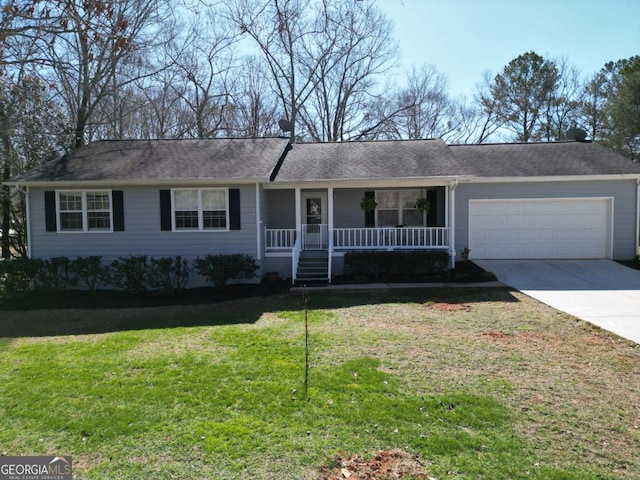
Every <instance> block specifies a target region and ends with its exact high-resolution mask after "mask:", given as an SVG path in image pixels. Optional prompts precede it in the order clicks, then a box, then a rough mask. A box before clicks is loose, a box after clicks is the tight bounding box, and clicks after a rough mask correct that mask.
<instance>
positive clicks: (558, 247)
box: [469, 198, 611, 259]
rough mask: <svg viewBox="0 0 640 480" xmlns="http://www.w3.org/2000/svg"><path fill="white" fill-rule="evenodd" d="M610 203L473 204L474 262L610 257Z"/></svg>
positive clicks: (471, 245) (471, 242)
mask: <svg viewBox="0 0 640 480" xmlns="http://www.w3.org/2000/svg"><path fill="white" fill-rule="evenodd" d="M610 205H611V204H610V200H609V199H602V198H598V199H526V200H471V201H470V202H469V249H470V250H471V254H470V256H471V258H477V259H481V258H486V259H493V258H495V259H499V258H505V259H513V258H516V259H517V258H606V257H607V256H608V255H607V252H608V244H609V241H610V240H609V239H610V229H611V221H610V219H609V215H610V210H611V207H610Z"/></svg>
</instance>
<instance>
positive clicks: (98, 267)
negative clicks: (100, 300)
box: [69, 256, 111, 293]
mask: <svg viewBox="0 0 640 480" xmlns="http://www.w3.org/2000/svg"><path fill="white" fill-rule="evenodd" d="M69 270H70V271H71V273H73V274H74V275H75V276H76V277H77V278H78V279H79V280H80V281H82V283H83V284H84V286H85V288H86V289H87V290H89V291H90V292H91V293H94V292H95V291H96V290H97V289H99V288H100V287H101V286H102V285H104V284H106V283H109V282H110V281H111V268H110V267H109V265H103V263H102V257H101V256H92V257H78V258H75V259H74V260H72V261H71V265H69Z"/></svg>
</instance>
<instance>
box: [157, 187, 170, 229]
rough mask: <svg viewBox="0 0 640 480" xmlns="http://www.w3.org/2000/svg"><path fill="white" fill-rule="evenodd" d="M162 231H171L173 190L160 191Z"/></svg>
mask: <svg viewBox="0 0 640 480" xmlns="http://www.w3.org/2000/svg"><path fill="white" fill-rule="evenodd" d="M160 230H169V231H171V190H160Z"/></svg>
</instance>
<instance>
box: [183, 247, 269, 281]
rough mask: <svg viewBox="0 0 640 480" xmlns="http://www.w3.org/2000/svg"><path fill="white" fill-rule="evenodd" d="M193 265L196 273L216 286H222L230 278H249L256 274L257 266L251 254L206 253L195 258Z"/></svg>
mask: <svg viewBox="0 0 640 480" xmlns="http://www.w3.org/2000/svg"><path fill="white" fill-rule="evenodd" d="M193 265H194V267H195V269H196V272H198V274H200V275H202V276H203V277H205V278H206V279H207V281H208V282H209V283H211V284H213V286H214V287H216V288H219V289H221V288H223V287H224V286H225V285H226V284H227V282H228V281H229V280H231V279H237V280H242V279H245V280H249V279H251V278H254V277H255V276H256V273H257V271H258V266H257V265H256V261H255V259H254V258H253V257H252V256H251V255H244V254H235V255H207V256H206V257H204V258H200V257H198V258H196V259H195V260H194V262H193Z"/></svg>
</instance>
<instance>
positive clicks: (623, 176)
mask: <svg viewBox="0 0 640 480" xmlns="http://www.w3.org/2000/svg"><path fill="white" fill-rule="evenodd" d="M598 180H640V173H612V174H599V175H542V176H510V177H479V176H471V177H466V178H462V177H461V178H460V181H461V182H465V183H522V182H576V181H582V182H588V181H598Z"/></svg>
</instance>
